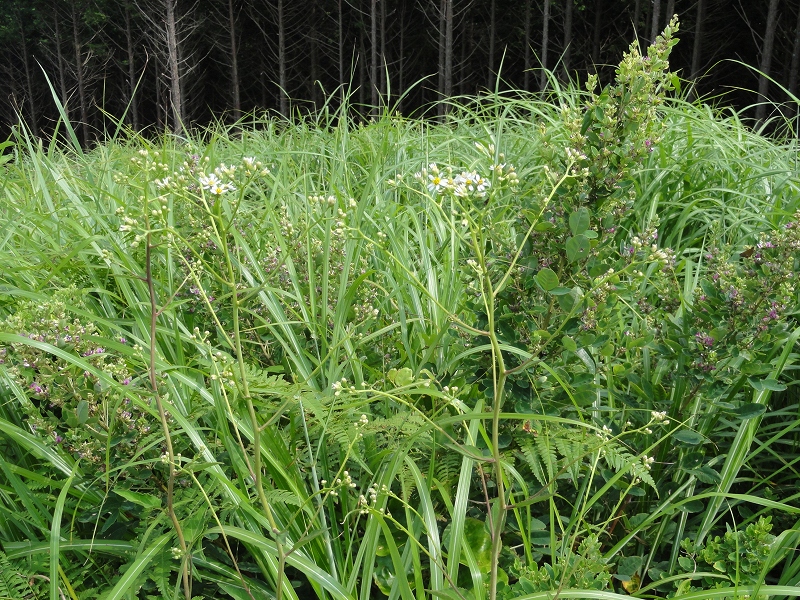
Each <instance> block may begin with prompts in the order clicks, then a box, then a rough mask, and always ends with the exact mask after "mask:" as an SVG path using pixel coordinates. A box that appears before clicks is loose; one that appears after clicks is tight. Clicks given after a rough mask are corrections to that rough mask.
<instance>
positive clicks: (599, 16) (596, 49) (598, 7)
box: [592, 0, 603, 73]
mask: <svg viewBox="0 0 800 600" xmlns="http://www.w3.org/2000/svg"><path fill="white" fill-rule="evenodd" d="M602 24H603V0H596V2H595V5H594V31H593V32H592V64H593V65H594V72H595V73H597V65H598V63H599V62H600V31H601V29H600V28H601V26H602Z"/></svg>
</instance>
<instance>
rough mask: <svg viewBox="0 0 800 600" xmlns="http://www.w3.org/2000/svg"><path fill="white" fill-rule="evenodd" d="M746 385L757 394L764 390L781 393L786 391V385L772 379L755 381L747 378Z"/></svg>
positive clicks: (752, 378)
mask: <svg viewBox="0 0 800 600" xmlns="http://www.w3.org/2000/svg"><path fill="white" fill-rule="evenodd" d="M747 383H749V384H750V386H751V387H752V388H753V389H754V390H756V391H757V392H763V391H764V390H770V391H772V392H782V391H783V390H785V389H786V385H785V384H783V383H781V382H780V381H778V380H777V379H772V378H770V377H767V378H766V379H755V378H754V377H748V378H747Z"/></svg>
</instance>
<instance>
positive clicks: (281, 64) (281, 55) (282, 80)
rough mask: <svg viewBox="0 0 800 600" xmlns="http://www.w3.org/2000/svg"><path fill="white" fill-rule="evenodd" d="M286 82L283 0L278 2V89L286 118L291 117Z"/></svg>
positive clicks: (281, 108)
mask: <svg viewBox="0 0 800 600" xmlns="http://www.w3.org/2000/svg"><path fill="white" fill-rule="evenodd" d="M287 85H288V84H287V82H286V19H285V15H284V12H283V0H278V87H279V88H280V90H279V93H280V95H281V96H280V97H281V100H280V111H281V114H282V115H283V116H284V117H288V116H289V96H288V90H287V89H286V87H287Z"/></svg>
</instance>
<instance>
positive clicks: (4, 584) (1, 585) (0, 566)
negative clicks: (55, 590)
mask: <svg viewBox="0 0 800 600" xmlns="http://www.w3.org/2000/svg"><path fill="white" fill-rule="evenodd" d="M29 591H30V590H29V589H28V578H27V577H26V576H25V574H24V573H22V572H21V571H20V570H19V569H17V568H15V567H14V565H13V564H12V563H11V561H10V560H9V559H8V557H7V556H6V555H5V554H4V553H3V552H0V598H2V599H3V600H5V599H6V598H7V599H9V600H24V598H26V597H27V596H28V592H29Z"/></svg>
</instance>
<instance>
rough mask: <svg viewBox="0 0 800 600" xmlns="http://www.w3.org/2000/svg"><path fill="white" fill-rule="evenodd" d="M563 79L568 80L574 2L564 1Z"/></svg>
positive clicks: (572, 0)
mask: <svg viewBox="0 0 800 600" xmlns="http://www.w3.org/2000/svg"><path fill="white" fill-rule="evenodd" d="M564 4H565V6H564V58H563V61H562V62H563V65H564V79H565V80H567V81H568V80H569V76H570V75H569V66H570V58H571V54H572V11H573V8H574V0H564Z"/></svg>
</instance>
